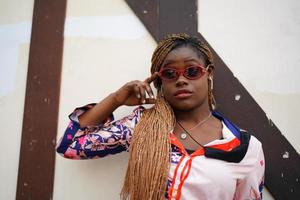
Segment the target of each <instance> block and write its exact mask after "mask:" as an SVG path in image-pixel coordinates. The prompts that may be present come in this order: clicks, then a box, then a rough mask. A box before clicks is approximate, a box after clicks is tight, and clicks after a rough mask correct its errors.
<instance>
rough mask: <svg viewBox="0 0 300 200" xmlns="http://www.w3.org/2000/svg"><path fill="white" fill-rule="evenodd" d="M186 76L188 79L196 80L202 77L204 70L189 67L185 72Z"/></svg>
mask: <svg viewBox="0 0 300 200" xmlns="http://www.w3.org/2000/svg"><path fill="white" fill-rule="evenodd" d="M184 74H185V76H186V77H187V78H190V79H195V78H198V77H200V76H201V75H202V70H201V68H200V67H196V66H192V67H188V68H187V69H186V70H185V72H184Z"/></svg>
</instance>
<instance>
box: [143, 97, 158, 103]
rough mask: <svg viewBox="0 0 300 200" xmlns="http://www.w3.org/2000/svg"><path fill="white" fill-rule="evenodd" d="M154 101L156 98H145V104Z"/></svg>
mask: <svg viewBox="0 0 300 200" xmlns="http://www.w3.org/2000/svg"><path fill="white" fill-rule="evenodd" d="M155 102H156V99H150V98H146V102H145V104H155Z"/></svg>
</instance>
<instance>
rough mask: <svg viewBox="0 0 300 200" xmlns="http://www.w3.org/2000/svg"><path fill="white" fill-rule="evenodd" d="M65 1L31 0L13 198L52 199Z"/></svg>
mask: <svg viewBox="0 0 300 200" xmlns="http://www.w3.org/2000/svg"><path fill="white" fill-rule="evenodd" d="M65 13H66V0H35V2H34V11H33V21H32V33H31V43H30V52H29V64H28V73H27V85H26V96H25V107H24V116H23V128H22V141H21V149H20V160H19V171H18V183H17V192H16V199H20V200H21V199H52V193H53V182H54V166H55V142H56V132H57V122H58V106H59V91H60V77H61V65H62V54H63V32H64V21H65Z"/></svg>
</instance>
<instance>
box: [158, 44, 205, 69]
mask: <svg viewBox="0 0 300 200" xmlns="http://www.w3.org/2000/svg"><path fill="white" fill-rule="evenodd" d="M176 62H197V63H199V64H204V60H203V59H202V58H201V57H200V56H199V53H198V52H197V50H196V49H195V48H193V47H189V46H183V47H178V48H176V49H173V50H172V51H170V52H169V53H168V55H167V56H166V58H165V60H164V62H163V66H164V65H168V64H172V63H176Z"/></svg>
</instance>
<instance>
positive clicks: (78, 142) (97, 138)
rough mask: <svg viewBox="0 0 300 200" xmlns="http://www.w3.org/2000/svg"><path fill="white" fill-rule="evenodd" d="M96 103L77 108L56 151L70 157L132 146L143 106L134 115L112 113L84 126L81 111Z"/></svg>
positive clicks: (98, 154)
mask: <svg viewBox="0 0 300 200" xmlns="http://www.w3.org/2000/svg"><path fill="white" fill-rule="evenodd" d="M93 106H95V105H94V104H89V105H87V106H84V107H81V108H77V109H75V111H74V112H73V113H72V114H71V115H70V116H69V117H70V123H69V125H68V127H67V129H66V131H65V133H64V135H63V137H62V138H61V139H60V140H59V142H58V144H57V147H56V151H57V152H58V153H59V154H60V155H61V156H63V157H65V158H69V159H93V158H99V157H104V156H106V155H109V154H116V153H120V152H122V151H126V150H127V149H128V147H129V144H130V140H131V137H132V132H133V129H134V127H135V126H136V124H137V123H138V121H139V119H140V117H141V115H142V112H143V110H144V108H143V107H142V106H140V107H138V108H136V109H135V110H134V111H133V112H132V114H131V115H128V116H126V117H124V118H122V119H120V120H117V121H114V122H112V121H113V115H111V116H110V117H108V118H107V119H106V120H104V121H103V122H102V123H100V124H98V125H97V126H88V127H85V128H81V127H80V124H79V123H78V119H77V118H78V115H80V113H82V112H84V111H85V110H87V109H92V108H93Z"/></svg>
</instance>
